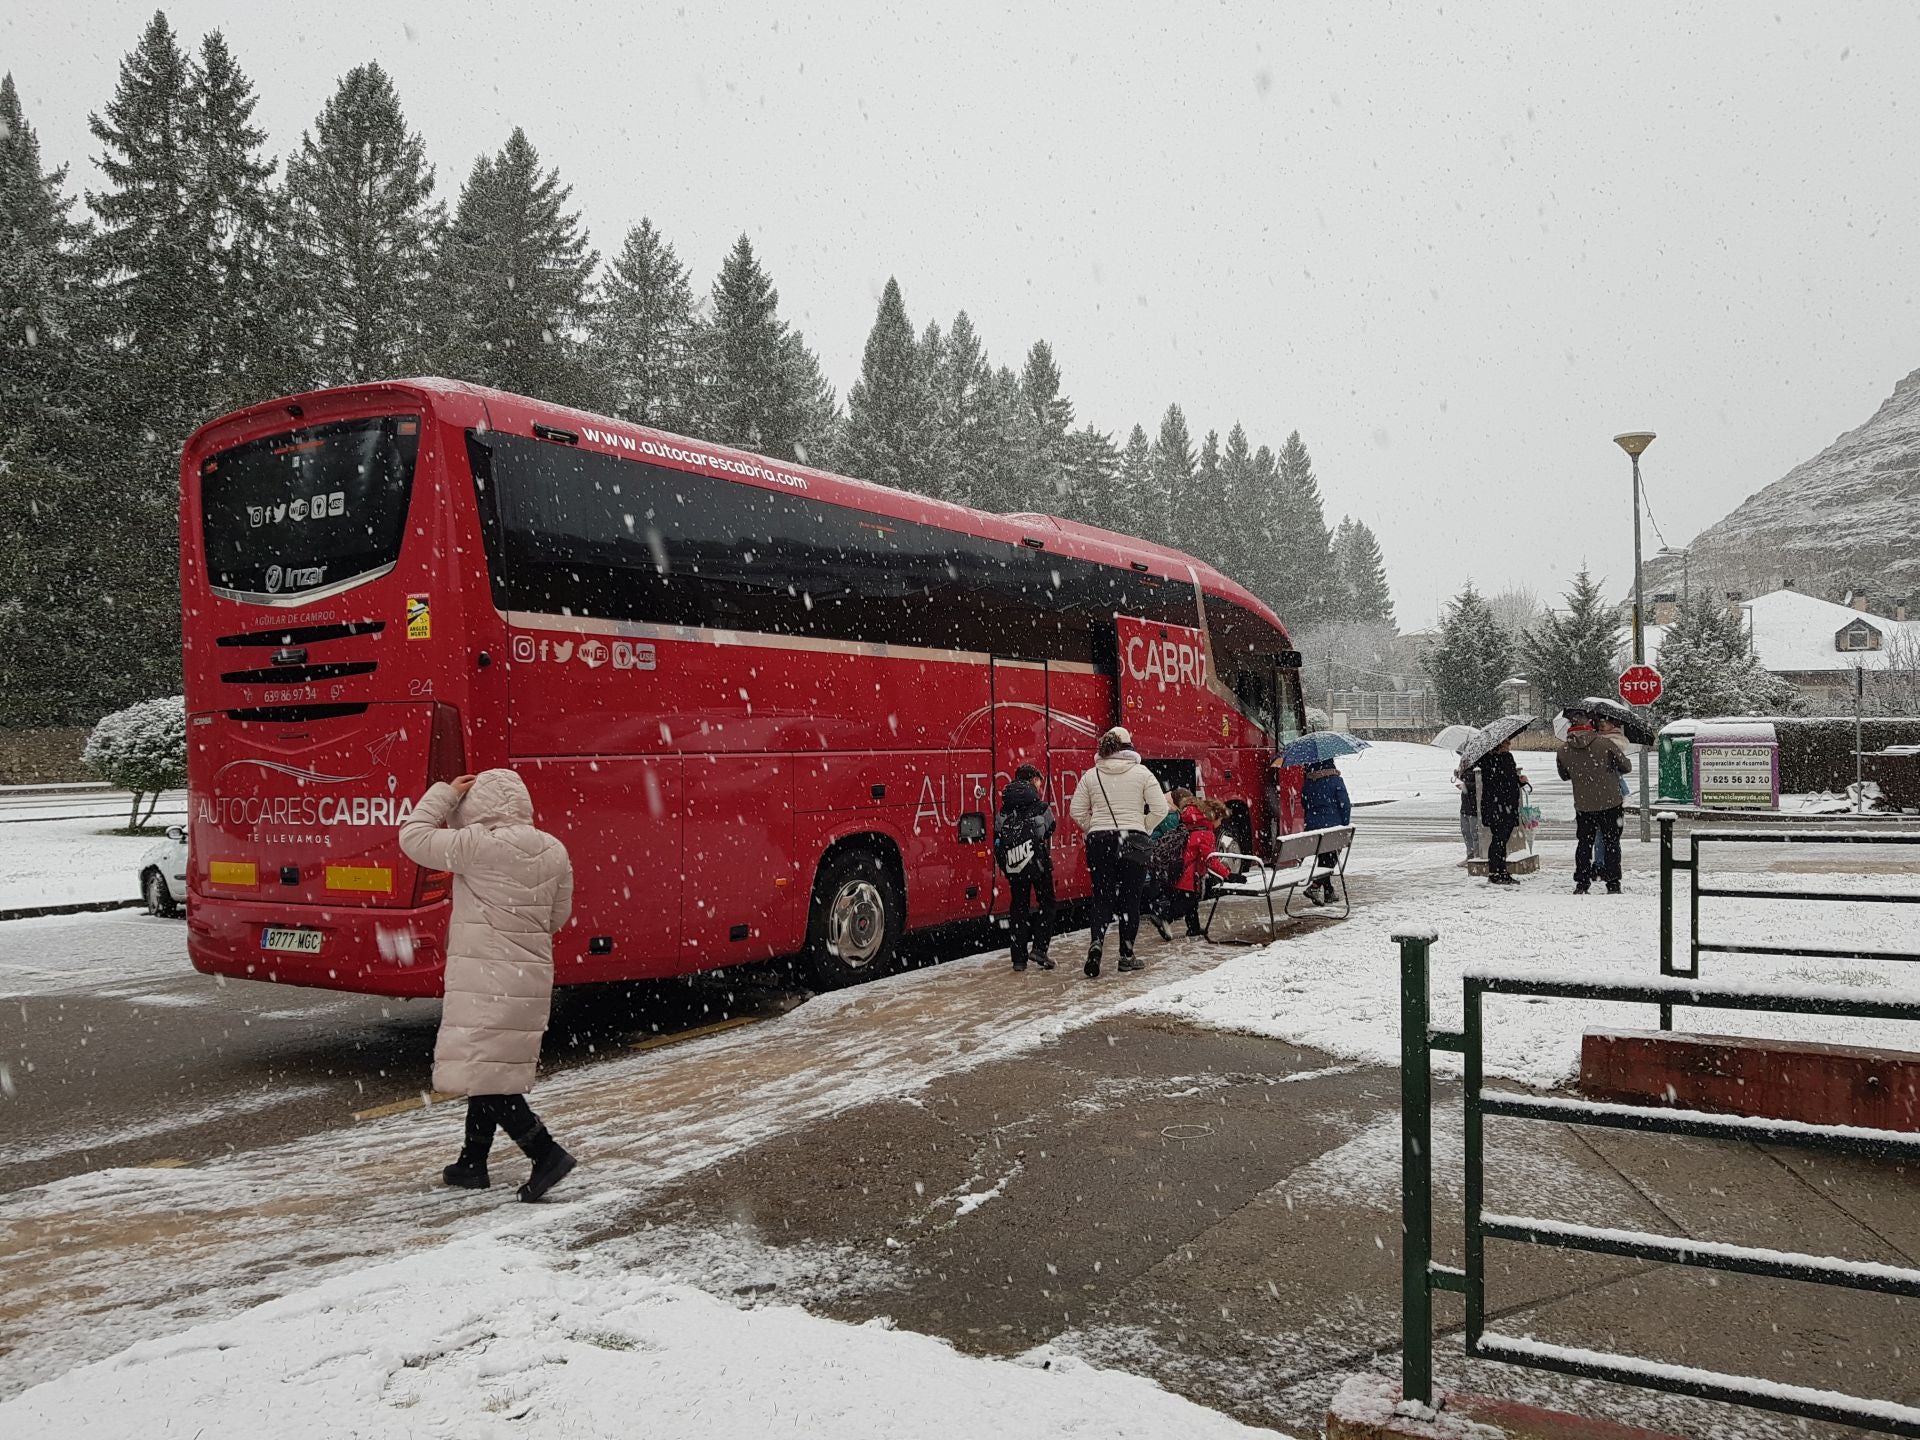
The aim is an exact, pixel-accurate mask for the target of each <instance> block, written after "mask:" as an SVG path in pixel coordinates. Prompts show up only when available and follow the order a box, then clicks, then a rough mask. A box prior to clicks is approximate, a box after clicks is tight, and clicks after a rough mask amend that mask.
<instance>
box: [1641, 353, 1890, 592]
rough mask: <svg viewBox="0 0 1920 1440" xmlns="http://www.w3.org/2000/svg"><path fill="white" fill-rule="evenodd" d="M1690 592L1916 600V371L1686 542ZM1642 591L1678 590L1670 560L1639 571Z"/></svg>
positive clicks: (1677, 578) (1676, 574) (1676, 568)
mask: <svg viewBox="0 0 1920 1440" xmlns="http://www.w3.org/2000/svg"><path fill="white" fill-rule="evenodd" d="M1688 548H1689V549H1690V550H1691V552H1692V561H1691V570H1692V573H1691V576H1690V577H1689V580H1690V583H1691V584H1692V585H1693V586H1695V587H1698V586H1702V585H1704V586H1707V587H1709V588H1710V589H1712V590H1714V591H1727V590H1739V591H1741V592H1742V593H1743V594H1745V595H1748V596H1753V595H1760V594H1765V593H1767V592H1769V591H1772V590H1777V589H1780V588H1781V587H1782V586H1787V585H1791V586H1793V587H1794V588H1795V589H1799V590H1803V591H1807V592H1809V593H1811V594H1815V595H1825V596H1831V597H1832V598H1834V599H1840V598H1842V597H1843V596H1844V595H1845V594H1846V592H1847V591H1849V590H1855V591H1858V590H1864V591H1865V592H1866V593H1867V594H1868V595H1869V596H1870V597H1871V603H1872V607H1873V608H1874V609H1875V610H1881V609H1890V608H1891V605H1892V603H1893V602H1895V601H1907V602H1909V603H1911V602H1912V601H1913V600H1914V599H1915V598H1916V597H1920V370H1916V371H1914V372H1913V373H1912V374H1911V375H1909V376H1907V378H1906V379H1904V380H1902V381H1901V382H1900V383H1899V384H1898V385H1896V386H1894V387H1893V394H1891V395H1889V396H1888V397H1887V398H1886V400H1885V401H1884V402H1883V403H1882V404H1881V406H1880V408H1879V409H1878V410H1877V411H1875V412H1874V415H1873V418H1872V419H1871V420H1869V421H1867V423H1866V424H1864V425H1862V426H1860V427H1859V428H1858V429H1857V430H1849V431H1848V432H1847V433H1846V434H1844V435H1842V436H1841V437H1840V438H1839V439H1838V440H1835V441H1834V442H1833V443H1832V444H1831V445H1829V446H1827V448H1826V449H1824V450H1822V451H1821V452H1820V453H1819V454H1818V455H1816V456H1814V457H1813V458H1812V459H1811V460H1807V461H1804V462H1802V463H1801V464H1799V465H1796V466H1794V468H1793V469H1791V470H1789V471H1788V472H1787V473H1786V474H1785V475H1783V476H1781V478H1780V479H1778V480H1776V481H1774V482H1773V484H1771V485H1769V486H1767V487H1766V489H1764V490H1762V491H1760V492H1759V493H1758V494H1756V495H1751V496H1749V497H1748V498H1747V499H1746V500H1745V501H1743V502H1742V503H1741V504H1740V506H1739V507H1738V508H1737V509H1735V510H1734V511H1733V513H1732V514H1730V515H1728V516H1727V517H1726V518H1725V519H1723V520H1721V521H1719V522H1718V523H1716V524H1714V525H1711V526H1709V527H1708V528H1707V529H1705V530H1703V531H1701V532H1700V534H1699V535H1697V536H1695V537H1694V540H1693V542H1692V544H1691V545H1690V546H1689V547H1688ZM1646 573H1647V585H1648V588H1649V590H1650V591H1651V590H1665V589H1673V590H1678V589H1679V588H1680V583H1681V573H1680V561H1679V560H1678V559H1677V558H1669V559H1662V560H1655V561H1652V562H1650V563H1649V564H1648V565H1647V571H1646Z"/></svg>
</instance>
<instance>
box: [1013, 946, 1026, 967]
mask: <svg viewBox="0 0 1920 1440" xmlns="http://www.w3.org/2000/svg"><path fill="white" fill-rule="evenodd" d="M1013 968H1014V969H1016V970H1024V969H1026V968H1027V957H1026V956H1025V955H1022V954H1021V953H1020V952H1019V951H1017V950H1016V951H1015V952H1014V955H1013Z"/></svg>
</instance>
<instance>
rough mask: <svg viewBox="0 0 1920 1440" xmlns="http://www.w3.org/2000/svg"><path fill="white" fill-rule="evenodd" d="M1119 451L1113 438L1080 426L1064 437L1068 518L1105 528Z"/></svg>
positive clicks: (1112, 503) (1108, 524)
mask: <svg viewBox="0 0 1920 1440" xmlns="http://www.w3.org/2000/svg"><path fill="white" fill-rule="evenodd" d="M1119 485H1120V452H1119V451H1118V450H1116V449H1115V448H1114V445H1113V436H1111V435H1109V434H1107V433H1106V432H1105V431H1102V430H1096V429H1094V427H1093V426H1091V425H1083V426H1082V427H1081V428H1080V429H1078V430H1075V431H1074V432H1073V433H1072V434H1070V435H1069V436H1067V494H1068V496H1069V498H1070V499H1072V501H1073V508H1072V509H1071V510H1070V511H1066V512H1063V513H1065V514H1066V516H1067V518H1068V519H1071V520H1078V521H1080V522H1082V523H1083V524H1087V525H1101V526H1105V527H1107V528H1109V529H1111V528H1112V522H1111V520H1110V519H1109V518H1108V517H1110V516H1112V515H1113V513H1114V507H1115V504H1116V502H1117V500H1118V498H1119Z"/></svg>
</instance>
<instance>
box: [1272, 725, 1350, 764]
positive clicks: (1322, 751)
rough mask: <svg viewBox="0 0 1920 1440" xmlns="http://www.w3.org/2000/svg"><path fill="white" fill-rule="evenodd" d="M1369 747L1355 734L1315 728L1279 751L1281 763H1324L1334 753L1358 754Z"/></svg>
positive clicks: (1334, 754) (1331, 757)
mask: <svg viewBox="0 0 1920 1440" xmlns="http://www.w3.org/2000/svg"><path fill="white" fill-rule="evenodd" d="M1367 748H1369V747H1368V743H1367V742H1366V741H1365V740H1362V739H1361V738H1360V737H1359V736H1357V735H1344V734H1342V733H1341V732H1340V731H1338V730H1316V731H1314V732H1313V734H1311V735H1302V736H1301V737H1300V738H1299V739H1298V740H1295V741H1294V742H1293V743H1292V744H1291V745H1288V746H1287V747H1286V748H1285V749H1283V750H1282V751H1281V752H1280V763H1281V764H1282V765H1324V764H1326V762H1327V761H1329V760H1331V759H1333V758H1334V756H1336V755H1358V754H1359V753H1360V752H1361V751H1362V750H1365V749H1367Z"/></svg>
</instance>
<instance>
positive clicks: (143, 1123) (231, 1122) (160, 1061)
mask: <svg viewBox="0 0 1920 1440" xmlns="http://www.w3.org/2000/svg"><path fill="white" fill-rule="evenodd" d="M805 998H806V995H805V992H803V991H799V990H795V989H793V988H791V987H787V986H783V985H781V984H780V983H778V982H777V980H776V979H775V977H773V976H771V975H769V974H767V973H766V972H764V971H759V972H754V973H751V974H735V975H715V976H707V977H703V978H701V979H699V980H696V981H691V982H671V983H664V984H653V985H635V986H592V987H586V988H583V989H579V990H572V991H563V992H562V993H561V995H560V997H559V1000H558V1003H557V1004H556V1007H555V1013H554V1023H553V1025H552V1028H551V1029H550V1030H549V1031H548V1036H547V1045H546V1049H545V1053H544V1057H543V1069H544V1070H545V1071H547V1072H548V1073H553V1072H557V1071H562V1070H567V1069H572V1068H575V1067H578V1066H582V1065H589V1064H592V1063H594V1062H595V1061H596V1060H598V1059H601V1058H606V1057H612V1056H616V1055H627V1054H631V1053H632V1052H633V1050H634V1048H635V1047H636V1046H646V1045H649V1044H656V1043H659V1042H661V1041H663V1040H667V1039H671V1038H672V1037H674V1036H676V1035H685V1034H689V1033H692V1032H695V1031H700V1032H703V1033H704V1031H705V1027H708V1026H712V1025H715V1024H717V1023H724V1022H727V1021H737V1020H742V1019H754V1018H761V1017H764V1016H769V1015H776V1014H779V1013H781V1012H783V1011H784V1010H786V1009H789V1008H791V1007H792V1006H794V1005H796V1004H799V1003H800V1002H801V1001H802V1000H804V999H805ZM439 1018H440V1006H439V1003H438V1002H437V1001H432V1000H393V999H387V998H383V997H379V996H369V995H349V994H342V993H338V992H334V991H327V990H308V989H299V988H295V987H291V986H284V985H269V984H264V983H258V982H254V981H247V980H224V979H217V978H215V977H212V976H207V975H201V974H199V973H198V972H197V971H195V970H193V969H192V967H191V966H190V965H189V964H188V963H187V958H186V925H185V923H184V922H182V921H179V920H159V919H154V918H151V917H149V916H145V915H137V914H126V913H120V914H106V915H75V916H62V917H58V918H54V919H46V920H22V921H13V922H9V923H7V924H5V925H4V926H0V1097H4V1098H0V1115H4V1116H5V1142H4V1144H0V1192H5V1191H11V1190H17V1189H20V1188H22V1187H24V1186H28V1185H37V1184H40V1183H42V1182H45V1181H49V1180H56V1179H60V1178H62V1177H64V1176H68V1175H74V1174H79V1173H82V1172H84V1171H89V1170H97V1169H103V1168H107V1167H109V1166H121V1165H136V1166H138V1165H149V1166H170V1165H179V1164H191V1163H193V1162H195V1161H198V1160H203V1159H206V1158H208V1157H210V1156H214V1155H220V1154H225V1153H228V1152H230V1151H234V1150H244V1149H254V1148H258V1147H260V1146H264V1145H272V1144H278V1143H280V1142H282V1141H286V1140H291V1139H295V1138H297V1137H299V1136H302V1135H308V1134H313V1133H315V1132H318V1131H321V1130H327V1129H331V1128H335V1127H341V1126H351V1125H354V1124H356V1123H358V1121H360V1120H364V1119H371V1118H376V1117H377V1116H379V1115H382V1114H387V1113H391V1112H392V1110H393V1109H394V1108H396V1107H406V1106H410V1105H417V1104H418V1103H420V1099H421V1096H422V1094H423V1092H424V1091H425V1090H426V1089H427V1088H428V1084H429V1068H430V1062H431V1056H432V1051H433V1037H434V1030H435V1027H436V1026H437V1024H438V1023H439Z"/></svg>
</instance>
